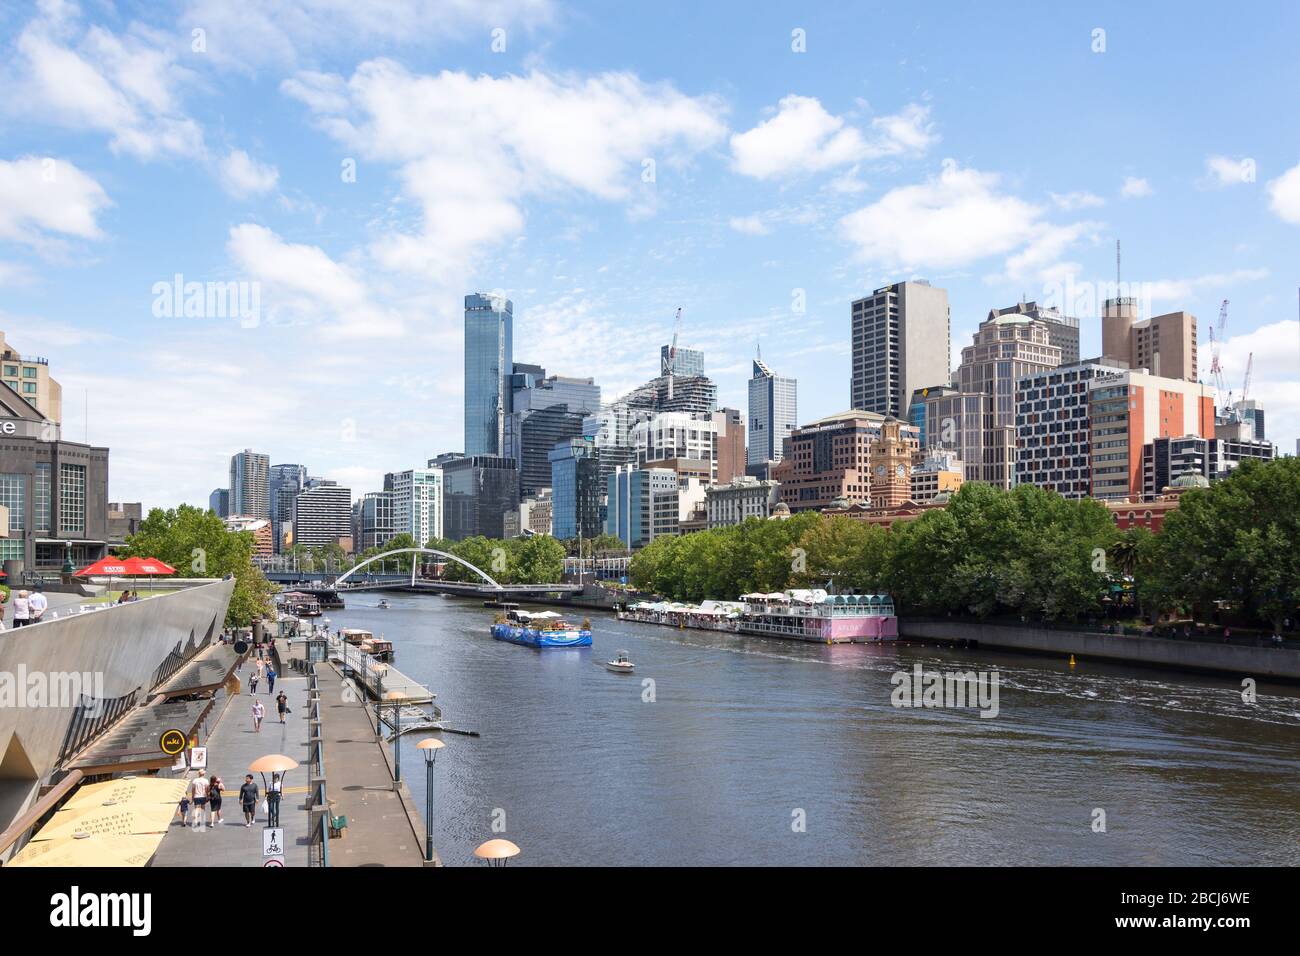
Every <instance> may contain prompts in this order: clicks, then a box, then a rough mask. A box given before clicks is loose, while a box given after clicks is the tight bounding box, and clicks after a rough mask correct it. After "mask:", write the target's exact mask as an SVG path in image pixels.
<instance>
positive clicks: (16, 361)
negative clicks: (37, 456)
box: [0, 332, 63, 440]
mask: <svg viewBox="0 0 1300 956" xmlns="http://www.w3.org/2000/svg"><path fill="white" fill-rule="evenodd" d="M0 381H3V382H4V384H6V385H8V386H9V387H10V388H12V389H13V390H14V391H15V392H17V393H18V395H19V396H20V397H21V398H22V400H23V401H25V402H26V403H27V404H29V405H31V406H32V407H33V408H35V409H36V410H37V411H38V412H40V413H41V414H42V415H43V416H45V418H46V419H47V420H48V421H50V422H52V423H53V424H54V426H55V427H56V428H58V427H59V426H61V425H62V424H63V387H62V386H61V385H60V384H59V383H58V382H56V381H55V380H54V379H52V378H51V377H50V363H49V360H48V359H43V358H40V357H39V356H35V355H23V354H22V353H20V352H19V351H18V350H17V349H15V348H14V347H13V346H11V345H10V344H9V343H8V342H6V341H5V334H4V333H3V332H0ZM57 437H58V435H57V434H56V435H47V436H46V439H47V440H54V439H56V438H57Z"/></svg>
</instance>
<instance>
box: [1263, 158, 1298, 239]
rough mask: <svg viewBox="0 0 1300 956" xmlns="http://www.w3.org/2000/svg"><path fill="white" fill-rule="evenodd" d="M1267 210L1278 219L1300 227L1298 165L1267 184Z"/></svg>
mask: <svg viewBox="0 0 1300 956" xmlns="http://www.w3.org/2000/svg"><path fill="white" fill-rule="evenodd" d="M1268 195H1269V208H1271V209H1272V210H1273V212H1274V213H1276V214H1277V215H1278V217H1279V218H1280V219H1283V220H1284V221H1286V222H1289V223H1292V224H1294V225H1297V226H1300V163H1297V164H1296V165H1295V166H1292V167H1291V168H1290V169H1288V170H1287V171H1286V172H1284V173H1283V174H1282V175H1281V176H1279V177H1278V178H1277V179H1275V180H1273V181H1272V182H1270V183H1269V184H1268Z"/></svg>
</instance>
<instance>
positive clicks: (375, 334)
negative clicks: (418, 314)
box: [226, 223, 402, 338]
mask: <svg viewBox="0 0 1300 956" xmlns="http://www.w3.org/2000/svg"><path fill="white" fill-rule="evenodd" d="M226 251H227V252H228V253H229V254H230V257H231V259H232V260H233V262H234V263H235V265H236V266H237V267H238V269H239V270H240V275H239V276H238V279H240V280H243V281H255V282H259V283H261V288H262V291H261V296H260V298H261V305H262V308H263V309H264V310H266V311H267V312H268V316H267V318H268V321H270V322H272V323H273V324H274V323H281V322H286V321H288V322H294V321H311V320H317V319H320V318H322V317H323V318H325V320H326V326H325V327H326V329H327V330H328V331H330V332H332V333H333V334H335V335H337V336H339V337H345V338H346V337H352V338H356V337H364V338H383V337H391V336H394V335H400V334H401V332H402V324H401V322H400V320H399V319H398V317H397V315H396V314H395V313H394V312H393V311H391V310H389V309H386V308H382V307H380V306H377V305H376V304H375V303H374V302H373V301H372V298H371V295H370V292H369V290H368V289H367V287H366V285H365V283H364V282H363V281H362V280H361V279H360V278H359V277H358V276H357V274H356V273H355V271H354V270H353V269H351V268H349V267H348V266H345V265H342V264H340V263H338V262H335V261H334V260H333V259H332V258H330V256H329V255H328V254H327V253H326V252H325V251H324V250H323V249H321V248H320V247H319V246H310V245H305V244H302V243H291V242H286V241H285V240H284V239H282V238H281V237H280V236H278V235H276V234H275V233H274V232H272V231H271V230H270V229H267V228H266V227H265V226H260V225H256V224H254V223H243V224H241V225H238V226H235V227H233V228H232V229H231V230H230V238H229V240H228V241H227V243H226Z"/></svg>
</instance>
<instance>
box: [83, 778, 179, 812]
mask: <svg viewBox="0 0 1300 956" xmlns="http://www.w3.org/2000/svg"><path fill="white" fill-rule="evenodd" d="M187 786H188V783H187V782H186V781H185V780H182V779H180V778H171V777H122V778H120V779H118V780H105V781H104V782H103V783H91V784H87V785H86V786H84V787H81V788H80V789H79V790H78V791H77V792H76V793H75V794H73V796H72V799H70V800H69V801H68V802H67V803H65V804H64V805H63V806H62V807H60V808H59V809H60V810H61V811H63V810H88V809H90V808H91V807H102V806H104V805H105V804H108V803H113V804H123V803H130V804H133V805H134V804H140V803H165V804H168V805H170V806H175V805H176V804H177V803H178V802H180V799H181V797H183V796H185V788H186V787H187Z"/></svg>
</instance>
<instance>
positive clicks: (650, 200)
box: [0, 0, 1300, 507]
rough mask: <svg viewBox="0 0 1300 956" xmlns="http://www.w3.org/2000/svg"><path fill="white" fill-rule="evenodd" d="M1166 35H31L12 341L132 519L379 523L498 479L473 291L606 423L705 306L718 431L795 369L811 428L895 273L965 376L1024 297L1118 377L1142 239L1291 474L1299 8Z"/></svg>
mask: <svg viewBox="0 0 1300 956" xmlns="http://www.w3.org/2000/svg"><path fill="white" fill-rule="evenodd" d="M1137 6H1138V5H1133V4H1125V3H1104V2H1089V3H1069V4H1044V3H1041V2H1026V3H996V4H980V5H971V4H964V3H962V4H959V3H933V2H931V3H911V4H903V3H895V4H852V5H850V4H832V3H824V4H821V3H818V4H810V3H799V4H794V3H763V2H748V3H709V4H700V3H698V2H696V3H671V2H658V3H654V4H620V5H618V6H617V7H616V6H615V5H613V4H603V3H569V2H562V0H423V2H417V0H389V2H386V3H383V4H380V3H377V2H375V3H366V2H363V0H261V2H253V0H183V2H179V3H175V4H172V3H168V4H155V3H129V2H119V3H109V2H106V0H84V2H82V3H81V4H79V5H78V4H74V3H70V2H58V0H45V2H40V3H34V4H22V3H9V4H5V5H4V7H3V8H0V49H2V50H3V56H0V89H3V90H4V91H5V95H4V96H3V97H0V330H3V331H4V333H5V335H6V337H7V338H8V340H9V341H10V343H11V344H12V345H14V346H15V347H16V348H18V349H19V350H20V351H22V352H23V353H25V354H37V355H43V356H46V357H48V358H49V359H50V362H51V372H52V374H53V375H54V376H55V377H56V378H57V379H58V380H59V381H60V382H61V383H62V385H63V389H64V422H63V432H64V437H65V438H66V439H68V440H72V441H83V440H89V441H90V442H92V443H94V444H100V445H107V446H109V447H110V448H111V450H112V452H111V459H110V479H109V481H110V487H109V495H110V499H111V500H125V501H142V502H144V504H145V506H146V507H153V506H162V507H170V506H173V505H175V504H178V503H180V502H183V501H184V502H191V503H198V504H206V502H207V497H208V494H209V492H210V491H211V490H212V489H213V488H215V487H219V486H224V485H225V484H226V483H227V474H228V465H229V458H230V456H231V455H232V454H233V453H235V452H237V451H239V450H241V449H243V448H252V449H254V450H256V451H260V452H265V453H267V454H269V455H270V457H271V459H272V462H273V463H280V462H295V463H301V464H305V465H307V466H308V468H309V470H310V471H311V473H313V474H316V475H321V476H323V477H327V478H333V479H335V480H337V481H339V482H340V483H341V484H345V485H347V486H349V487H350V488H351V489H352V491H353V495H354V497H360V496H361V495H362V494H363V493H365V492H367V491H371V490H376V489H378V488H381V487H382V476H383V473H384V472H386V471H394V470H402V469H406V468H411V467H420V466H422V465H423V464H424V463H425V461H426V460H427V459H428V458H430V457H432V456H434V455H436V454H439V453H441V452H444V451H452V450H458V449H460V448H461V447H462V405H461V401H462V388H461V386H462V378H463V373H462V353H461V345H462V330H463V312H462V309H463V297H464V295H465V293H467V292H472V291H478V290H483V291H492V292H500V293H504V294H505V295H507V296H509V297H510V298H511V299H512V300H513V302H514V315H515V331H514V342H515V359H516V361H524V362H532V363H536V364H540V365H543V366H544V367H545V368H546V369H547V370H548V372H550V373H552V374H562V375H580V376H593V377H594V378H595V380H596V382H597V383H598V384H599V385H600V386H601V388H602V392H603V397H605V398H606V399H607V400H608V399H612V398H615V397H616V396H617V395H619V394H621V393H622V392H624V391H626V390H627V389H629V388H631V387H633V386H635V385H638V384H640V383H642V382H644V381H646V380H647V379H649V378H650V377H652V376H653V375H654V374H656V373H657V370H658V352H659V347H660V345H662V344H664V343H665V342H667V341H668V340H669V339H670V338H671V335H672V328H673V316H674V313H675V311H676V310H677V309H678V308H679V307H680V308H681V309H682V322H683V330H682V336H681V340H680V344H682V345H686V346H690V347H695V348H701V349H703V350H704V353H705V369H706V372H707V373H708V374H709V375H711V376H712V377H713V378H715V379H716V381H717V382H718V385H719V398H720V402H721V404H723V405H730V406H733V407H738V408H741V409H742V410H744V409H745V403H746V394H747V392H746V385H745V382H746V380H747V378H748V377H749V375H750V360H751V358H752V357H753V355H754V352H755V349H756V347H758V346H760V345H761V348H762V354H763V358H764V360H765V362H767V364H769V365H770V366H771V367H772V368H773V369H774V370H776V371H777V372H779V373H781V374H784V375H790V376H794V377H795V378H797V379H798V382H799V418H800V420H801V421H804V422H808V421H813V420H815V419H817V418H820V417H822V416H825V415H828V414H833V413H835V412H839V411H842V410H844V409H846V408H847V407H848V406H849V344H848V343H849V326H850V303H851V301H852V300H853V299H854V298H857V297H860V296H862V295H864V294H866V293H869V292H871V291H872V290H874V289H876V288H879V287H880V286H882V285H885V284H887V283H890V282H895V281H901V280H904V279H909V278H924V279H927V280H929V281H930V282H931V283H933V284H935V285H939V286H942V287H944V288H946V289H947V290H948V293H949V302H950V305H951V310H952V351H953V364H954V365H955V364H956V363H957V361H958V360H959V356H960V350H961V348H962V346H963V345H966V344H969V342H970V338H971V335H972V334H973V333H974V331H975V329H976V327H977V325H978V324H979V322H980V321H982V320H983V319H984V318H985V317H986V315H987V313H988V311H989V310H990V309H992V308H998V307H1004V306H1008V305H1012V304H1014V303H1015V302H1017V301H1020V300H1021V299H1022V298H1023V299H1028V300H1037V301H1040V302H1044V303H1047V304H1056V305H1064V306H1065V308H1066V311H1068V312H1071V313H1073V314H1076V315H1078V316H1079V317H1080V319H1081V322H1082V330H1083V331H1082V353H1083V355H1084V356H1089V355H1096V354H1098V353H1099V352H1100V320H1099V319H1098V315H1099V310H1100V301H1101V300H1102V299H1104V298H1105V297H1107V296H1108V295H1113V294H1114V292H1115V286H1114V283H1115V278H1116V270H1115V265H1116V264H1115V241H1116V240H1117V239H1119V240H1121V241H1122V250H1123V265H1122V274H1121V275H1122V280H1123V282H1124V291H1125V292H1129V293H1133V292H1137V293H1138V294H1140V295H1142V296H1143V297H1144V299H1145V300H1146V303H1145V304H1146V307H1147V308H1148V309H1149V311H1150V313H1152V314H1155V313H1160V312H1167V311H1172V310H1175V309H1186V310H1188V311H1190V312H1193V313H1194V314H1195V315H1197V316H1198V317H1199V319H1200V340H1201V343H1202V347H1201V349H1200V356H1201V361H1202V366H1203V367H1202V375H1203V377H1204V378H1205V380H1207V381H1209V379H1210V373H1209V362H1210V354H1211V352H1210V349H1209V347H1208V342H1207V336H1208V331H1209V326H1211V325H1212V324H1215V323H1216V322H1217V318H1218V314H1219V309H1220V303H1221V302H1222V301H1223V300H1225V299H1227V300H1229V302H1230V304H1229V306H1228V320H1227V326H1226V341H1225V342H1224V343H1223V347H1222V352H1221V364H1222V366H1223V374H1224V378H1225V380H1226V382H1227V386H1228V387H1229V388H1231V389H1232V390H1234V391H1235V392H1236V393H1237V394H1238V395H1239V394H1240V390H1241V388H1242V384H1243V380H1244V377H1245V372H1246V364H1247V360H1248V357H1249V356H1250V355H1251V354H1253V356H1254V362H1253V378H1252V381H1251V386H1250V395H1251V397H1253V398H1257V399H1259V400H1260V401H1261V402H1263V403H1264V405H1265V408H1266V415H1267V419H1268V431H1269V434H1268V437H1269V438H1270V439H1271V440H1273V441H1274V442H1276V443H1277V444H1278V445H1279V447H1280V450H1281V451H1282V452H1285V453H1291V452H1294V450H1295V447H1296V440H1297V437H1300V387H1298V386H1300V321H1298V316H1300V298H1298V296H1300V255H1297V252H1300V121H1298V120H1297V119H1296V109H1295V104H1296V101H1297V92H1300V60H1297V58H1296V57H1295V56H1294V50H1293V46H1294V38H1295V36H1296V35H1297V31H1298V28H1300V13H1298V12H1297V8H1296V6H1295V5H1294V4H1291V3H1289V2H1277V3H1250V2H1245V3H1237V4H1232V5H1230V6H1227V7H1225V6H1224V5H1222V4H1214V3H1185V2H1184V3H1152V4H1143V5H1140V6H1141V9H1136V7H1137ZM194 284H198V285H194ZM195 289H198V290H199V291H200V292H201V293H202V294H200V295H198V296H195V297H193V299H192V303H191V307H190V308H188V309H187V308H185V297H186V295H189V294H190V293H192V292H193V291H194V290H195ZM227 291H230V292H233V293H235V295H234V296H233V297H231V298H230V299H227V298H226V297H225V295H224V293H225V292H227ZM209 292H211V293H212V295H210V296H209V295H208V293H209ZM178 302H179V304H180V306H181V307H180V308H177V307H176V306H177V304H178ZM227 302H229V303H230V304H231V305H232V306H234V307H233V308H224V307H223V306H224V305H225V304H226V303H227Z"/></svg>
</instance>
